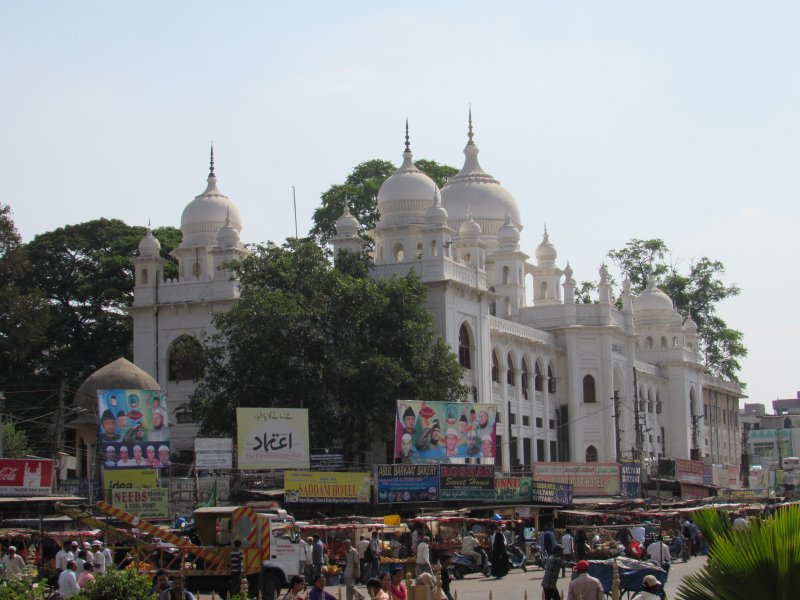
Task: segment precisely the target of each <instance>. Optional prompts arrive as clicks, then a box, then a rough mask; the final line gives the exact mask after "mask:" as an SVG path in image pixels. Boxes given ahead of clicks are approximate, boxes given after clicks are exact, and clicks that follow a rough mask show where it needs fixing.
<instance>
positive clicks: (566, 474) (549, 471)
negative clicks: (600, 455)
mask: <svg viewBox="0 0 800 600" xmlns="http://www.w3.org/2000/svg"><path fill="white" fill-rule="evenodd" d="M533 478H534V479H536V480H538V481H553V482H555V483H569V484H571V485H572V493H573V494H574V495H575V496H619V492H620V489H619V465H618V464H616V463H537V464H534V465H533Z"/></svg>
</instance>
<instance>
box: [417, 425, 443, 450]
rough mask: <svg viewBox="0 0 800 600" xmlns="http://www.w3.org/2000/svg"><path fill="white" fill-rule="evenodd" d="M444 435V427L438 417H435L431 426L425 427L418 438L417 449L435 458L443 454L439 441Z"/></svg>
mask: <svg viewBox="0 0 800 600" xmlns="http://www.w3.org/2000/svg"><path fill="white" fill-rule="evenodd" d="M441 437H442V427H441V425H440V424H439V420H438V419H434V420H433V422H432V423H431V426H430V427H428V428H427V429H424V430H423V431H422V433H421V434H420V436H419V439H418V440H417V443H416V446H417V450H419V451H420V452H424V453H425V454H424V455H423V456H425V457H426V458H428V457H431V458H435V457H437V456H440V455H441V452H442V448H441V446H440V445H439V441H440V440H441Z"/></svg>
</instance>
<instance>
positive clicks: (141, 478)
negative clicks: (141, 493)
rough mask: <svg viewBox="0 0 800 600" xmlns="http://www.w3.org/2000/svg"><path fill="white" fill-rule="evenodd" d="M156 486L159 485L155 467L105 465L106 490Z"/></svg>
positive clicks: (104, 480) (104, 482) (104, 483)
mask: <svg viewBox="0 0 800 600" xmlns="http://www.w3.org/2000/svg"><path fill="white" fill-rule="evenodd" d="M154 487H158V471H156V470H155V469H116V468H114V469H112V468H110V467H103V489H105V490H114V489H117V488H122V489H134V488H154Z"/></svg>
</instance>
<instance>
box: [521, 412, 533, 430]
mask: <svg viewBox="0 0 800 600" xmlns="http://www.w3.org/2000/svg"><path fill="white" fill-rule="evenodd" d="M522 424H523V425H524V426H525V427H528V426H529V425H530V424H531V418H530V417H529V416H528V415H522Z"/></svg>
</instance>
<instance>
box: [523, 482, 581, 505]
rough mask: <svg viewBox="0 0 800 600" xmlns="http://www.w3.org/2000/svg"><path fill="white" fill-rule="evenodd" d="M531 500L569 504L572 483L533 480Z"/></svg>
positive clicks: (570, 501)
mask: <svg viewBox="0 0 800 600" xmlns="http://www.w3.org/2000/svg"><path fill="white" fill-rule="evenodd" d="M531 502H532V503H534V504H539V503H545V504H560V505H561V506H570V505H571V504H572V485H570V484H569V483H555V482H553V481H536V480H533V481H532V482H531Z"/></svg>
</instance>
